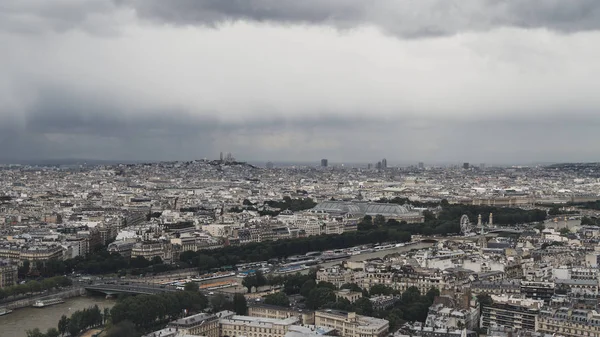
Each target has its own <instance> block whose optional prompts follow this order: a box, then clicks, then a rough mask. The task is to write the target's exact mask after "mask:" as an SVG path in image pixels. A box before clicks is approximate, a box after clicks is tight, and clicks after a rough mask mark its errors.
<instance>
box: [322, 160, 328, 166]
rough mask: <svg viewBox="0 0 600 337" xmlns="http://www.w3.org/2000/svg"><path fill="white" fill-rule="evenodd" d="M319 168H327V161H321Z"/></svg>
mask: <svg viewBox="0 0 600 337" xmlns="http://www.w3.org/2000/svg"><path fill="white" fill-rule="evenodd" d="M321 167H327V159H321Z"/></svg>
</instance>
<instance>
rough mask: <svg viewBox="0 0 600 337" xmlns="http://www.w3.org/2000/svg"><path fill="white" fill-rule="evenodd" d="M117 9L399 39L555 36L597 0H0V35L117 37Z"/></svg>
mask: <svg viewBox="0 0 600 337" xmlns="http://www.w3.org/2000/svg"><path fill="white" fill-rule="evenodd" d="M119 10H124V11H128V10H133V11H135V12H136V13H137V15H138V16H139V17H141V18H147V19H150V20H154V21H157V22H161V23H167V24H174V25H201V26H209V27H216V26H219V25H221V24H223V23H227V22H232V21H250V22H262V23H274V24H301V25H328V26H332V27H336V28H340V29H349V28H355V27H359V26H362V25H372V26H376V27H379V28H381V29H382V30H384V31H386V32H388V33H391V34H394V35H398V36H402V37H411V38H415V37H428V36H441V35H452V34H456V33H460V32H467V31H485V30H489V29H492V28H497V27H520V28H545V29H550V30H555V31H560V32H576V31H587V30H597V29H599V28H600V1H597V0H533V1H532V0H419V1H416V0H372V1H364V0H326V1H323V0H169V1H164V0H85V1H84V0H55V1H40V0H4V1H0V29H4V30H9V31H19V32H38V33H39V32H45V31H49V30H52V31H59V32H62V31H67V30H71V29H82V30H85V31H88V32H92V33H95V34H106V33H109V32H115V31H116V30H117V27H116V26H118V25H117V24H116V22H115V21H114V20H113V19H114V18H113V19H111V16H114V15H115V14H116V13H117V12H119Z"/></svg>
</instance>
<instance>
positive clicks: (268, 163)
mask: <svg viewBox="0 0 600 337" xmlns="http://www.w3.org/2000/svg"><path fill="white" fill-rule="evenodd" d="M266 166H267V168H268V169H269V170H270V169H272V168H273V163H271V162H270V161H269V162H267V165H266Z"/></svg>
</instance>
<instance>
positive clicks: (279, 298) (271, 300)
mask: <svg viewBox="0 0 600 337" xmlns="http://www.w3.org/2000/svg"><path fill="white" fill-rule="evenodd" d="M265 303H266V304H271V305H278V306H281V307H289V306H290V300H289V299H288V297H287V295H286V294H285V293H283V292H277V293H275V294H270V295H267V296H265Z"/></svg>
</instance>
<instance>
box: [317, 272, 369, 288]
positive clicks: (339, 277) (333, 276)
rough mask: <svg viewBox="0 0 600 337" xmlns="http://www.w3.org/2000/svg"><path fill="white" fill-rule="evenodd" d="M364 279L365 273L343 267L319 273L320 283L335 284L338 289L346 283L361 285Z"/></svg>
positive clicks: (318, 279)
mask: <svg viewBox="0 0 600 337" xmlns="http://www.w3.org/2000/svg"><path fill="white" fill-rule="evenodd" d="M364 277H365V273H364V272H355V271H353V270H349V269H344V268H341V267H332V268H325V269H320V270H319V271H317V281H318V282H329V283H333V284H334V285H335V286H336V287H338V288H339V287H341V286H342V285H343V284H346V283H356V284H359V285H361V284H362V280H363V278H364Z"/></svg>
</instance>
